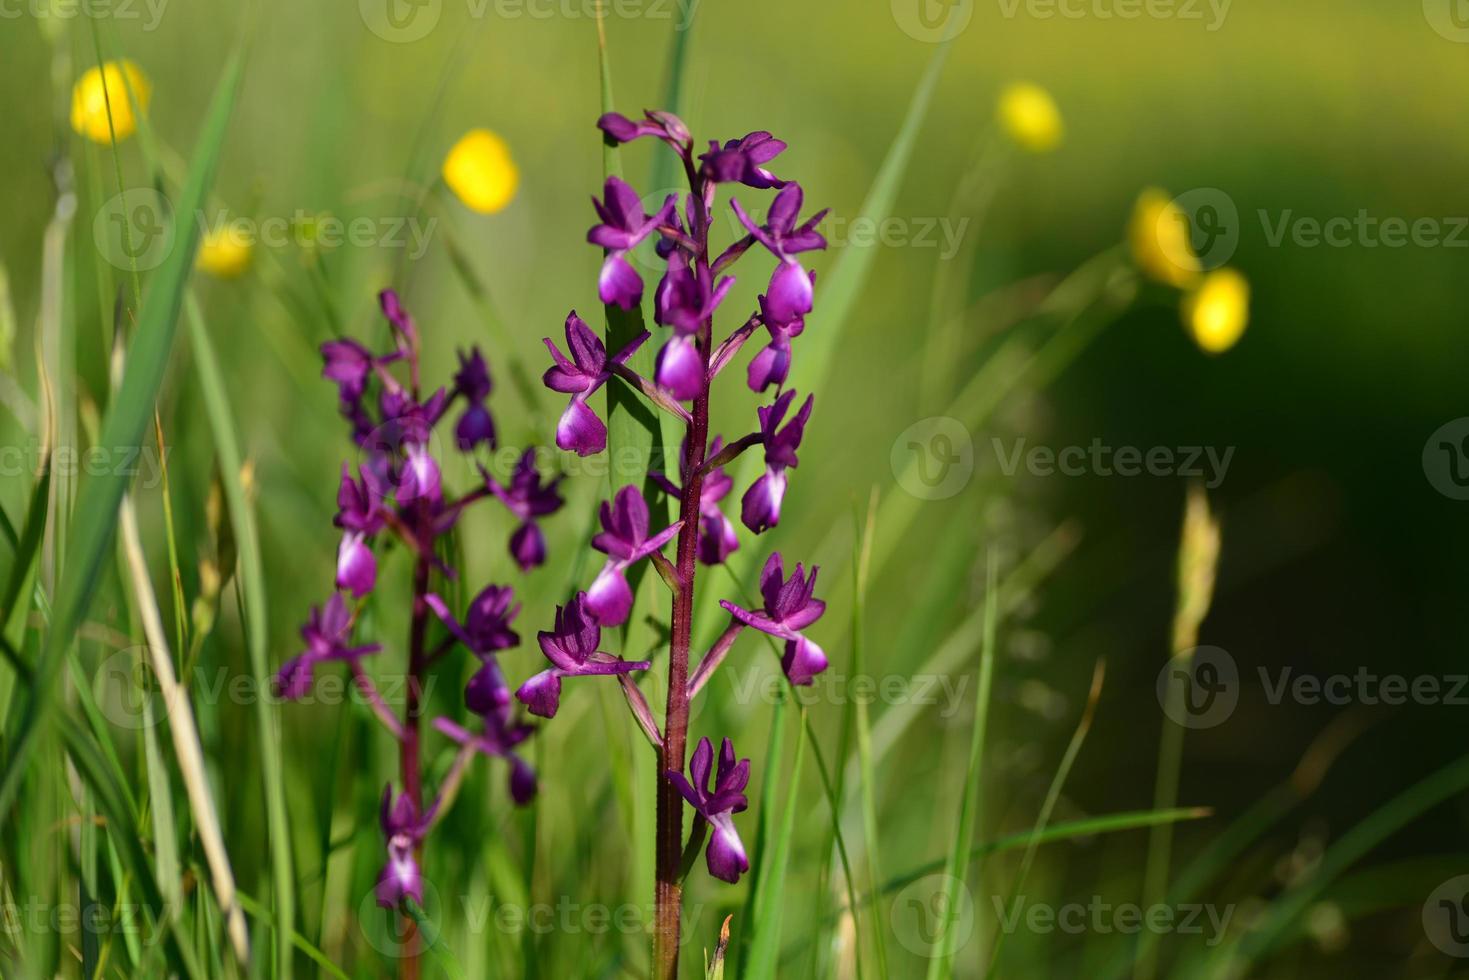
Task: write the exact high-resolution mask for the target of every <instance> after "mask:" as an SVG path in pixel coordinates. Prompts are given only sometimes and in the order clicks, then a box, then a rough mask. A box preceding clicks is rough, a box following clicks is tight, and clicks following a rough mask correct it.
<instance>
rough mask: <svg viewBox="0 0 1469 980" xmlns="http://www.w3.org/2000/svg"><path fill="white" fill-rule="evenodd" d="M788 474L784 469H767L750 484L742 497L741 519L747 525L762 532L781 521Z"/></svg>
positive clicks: (758, 532)
mask: <svg viewBox="0 0 1469 980" xmlns="http://www.w3.org/2000/svg"><path fill="white" fill-rule="evenodd" d="M785 492H786V475H785V471H784V470H776V469H767V470H766V471H765V474H764V475H763V476H761V477H760V479H758V480H756V481H755V482H754V483H752V484H750V489H748V490H746V491H745V495H744V497H742V498H741V499H740V520H741V521H743V522H744V525H745V527H747V528H749V529H750V530H751V531H754V532H755V533H756V534H761V533H763V532H765V531H767V530H769V529H770V528H772V527H775V526H776V525H777V524H779V523H780V505H781V501H782V500H784V499H785Z"/></svg>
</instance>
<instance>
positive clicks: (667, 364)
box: [654, 334, 704, 402]
mask: <svg viewBox="0 0 1469 980" xmlns="http://www.w3.org/2000/svg"><path fill="white" fill-rule="evenodd" d="M654 377H655V378H656V380H657V381H658V384H660V385H662V386H663V387H664V388H667V389H668V390H669V392H671V393H672V394H673V397H674V398H677V399H678V400H679V401H681V402H688V401H693V400H694V399H695V398H698V397H699V395H700V394H701V393H702V392H703V390H704V361H703V359H702V358H701V357H700V356H699V350H698V348H697V347H695V346H694V342H693V341H692V340H690V339H689V338H688V337H685V336H682V335H680V334H675V335H674V336H672V337H670V338H669V339H668V343H666V344H664V345H663V349H662V350H660V351H659V352H658V363H657V370H656V373H655V374H654Z"/></svg>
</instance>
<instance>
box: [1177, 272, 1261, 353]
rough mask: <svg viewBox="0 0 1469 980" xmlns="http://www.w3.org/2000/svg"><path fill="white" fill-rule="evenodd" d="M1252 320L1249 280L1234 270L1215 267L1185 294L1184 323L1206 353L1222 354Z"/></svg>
mask: <svg viewBox="0 0 1469 980" xmlns="http://www.w3.org/2000/svg"><path fill="white" fill-rule="evenodd" d="M1249 322H1250V283H1249V280H1247V279H1246V278H1245V277H1244V276H1243V275H1242V274H1240V273H1238V272H1236V271H1235V270H1233V269H1216V270H1215V271H1213V272H1211V273H1209V274H1208V275H1206V276H1204V278H1203V281H1202V282H1200V283H1199V286H1198V288H1197V289H1195V290H1193V291H1192V292H1189V293H1186V294H1185V295H1184V297H1183V324H1184V326H1185V327H1187V328H1188V332H1189V333H1190V334H1192V335H1193V338H1194V343H1196V344H1198V345H1199V347H1200V348H1201V349H1203V350H1204V352H1205V353H1208V354H1222V353H1223V352H1224V351H1227V350H1229V348H1231V347H1233V346H1234V345H1235V342H1236V341H1238V340H1239V338H1240V335H1241V334H1243V333H1244V332H1245V326H1246V325H1248V324H1249Z"/></svg>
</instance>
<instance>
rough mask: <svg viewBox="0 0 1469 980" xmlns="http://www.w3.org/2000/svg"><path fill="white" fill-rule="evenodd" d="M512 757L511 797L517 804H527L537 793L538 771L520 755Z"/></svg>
mask: <svg viewBox="0 0 1469 980" xmlns="http://www.w3.org/2000/svg"><path fill="white" fill-rule="evenodd" d="M509 758H510V798H511V799H512V800H514V801H515V803H516V805H517V806H525V805H526V804H527V803H529V802H530V801H531V800H533V799H535V795H536V771H535V770H534V769H532V768H531V767H530V764H529V763H527V762H526V761H525V760H524V759H522V758H521V757H520V756H518V755H512V756H510V757H509Z"/></svg>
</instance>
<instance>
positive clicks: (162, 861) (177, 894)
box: [138, 653, 184, 909]
mask: <svg viewBox="0 0 1469 980" xmlns="http://www.w3.org/2000/svg"><path fill="white" fill-rule="evenodd" d="M138 656H142V654H141V653H139V654H138ZM157 722H158V718H157V716H156V715H155V714H154V711H153V703H152V701H151V700H145V701H144V702H143V759H144V762H145V764H146V766H147V769H148V811H149V813H150V814H151V815H152V818H153V863H154V867H155V868H157V876H158V888H159V891H161V892H162V893H163V900H164V902H165V903H167V904H168V906H169V907H170V908H173V909H179V908H181V907H182V904H183V900H184V894H183V884H182V879H181V875H180V865H179V846H178V828H177V825H176V824H175V823H174V817H173V791H172V788H171V787H170V786H169V783H168V769H167V767H166V766H165V765H164V763H163V753H162V752H161V751H160V750H159V748H158V730H157V728H156V727H155V726H156V724H157Z"/></svg>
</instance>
